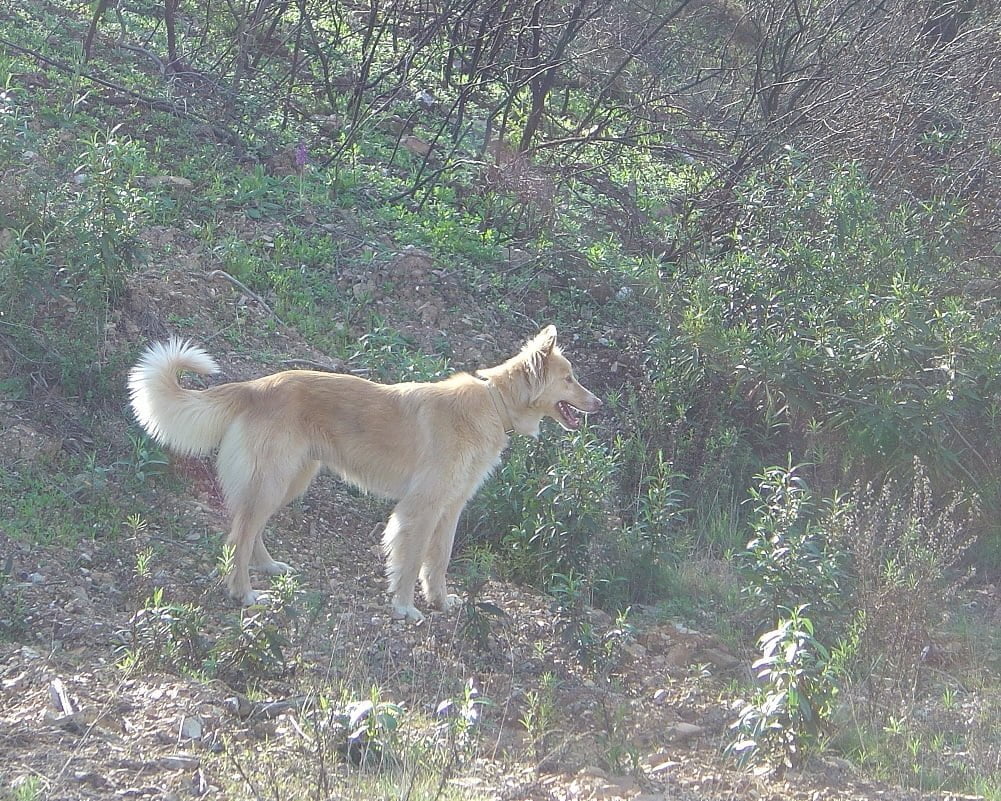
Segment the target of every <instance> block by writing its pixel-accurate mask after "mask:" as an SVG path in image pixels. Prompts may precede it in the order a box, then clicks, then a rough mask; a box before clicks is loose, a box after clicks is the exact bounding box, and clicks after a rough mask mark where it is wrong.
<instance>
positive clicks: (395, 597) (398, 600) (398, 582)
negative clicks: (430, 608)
mask: <svg viewBox="0 0 1001 801" xmlns="http://www.w3.org/2000/svg"><path fill="white" fill-rule="evenodd" d="M439 516H440V510H439V509H438V508H436V506H435V503H434V502H433V501H432V499H429V498H427V497H425V496H421V495H410V496H407V497H406V498H404V499H403V500H401V501H400V502H399V503H398V504H397V505H396V508H395V509H394V510H393V514H392V515H390V517H389V522H388V523H386V531H385V533H384V534H383V536H382V547H383V550H384V551H385V552H386V574H387V576H388V577H389V592H390V595H391V596H392V603H393V617H395V618H397V619H403V618H406V619H407V620H423V619H424V615H422V614H421V613H420V612H419V611H418V609H417V607H416V606H414V590H415V588H416V586H417V575H418V573H419V572H420V567H421V563H422V562H423V561H424V552H425V551H426V550H427V547H428V542H429V540H430V539H431V537H432V535H433V531H434V526H435V524H436V523H437V520H438V517H439Z"/></svg>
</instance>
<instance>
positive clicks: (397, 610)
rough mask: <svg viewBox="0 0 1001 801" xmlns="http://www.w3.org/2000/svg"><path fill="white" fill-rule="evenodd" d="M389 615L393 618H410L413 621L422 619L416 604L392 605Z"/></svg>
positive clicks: (418, 621) (422, 616)
mask: <svg viewBox="0 0 1001 801" xmlns="http://www.w3.org/2000/svg"><path fill="white" fill-rule="evenodd" d="M391 617H392V618H393V620H411V621H413V622H414V623H420V622H421V621H422V620H423V619H424V615H423V614H421V610H420V609H418V608H417V607H416V606H397V605H396V604H394V605H393V612H392V614H391Z"/></svg>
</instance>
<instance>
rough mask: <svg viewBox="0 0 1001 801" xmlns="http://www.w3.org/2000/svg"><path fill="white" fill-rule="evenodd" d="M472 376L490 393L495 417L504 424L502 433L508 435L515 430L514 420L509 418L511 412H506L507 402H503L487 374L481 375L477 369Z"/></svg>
mask: <svg viewBox="0 0 1001 801" xmlns="http://www.w3.org/2000/svg"><path fill="white" fill-rule="evenodd" d="M473 378H475V379H476V380H477V381H479V382H480V383H482V384H483V385H484V386H486V388H487V393H488V394H489V395H490V401H491V403H493V405H494V411H496V412H497V417H498V419H499V420H500V422H501V425H502V426H504V434H505V435H506V436H508V437H510V436H511V435H512V434H513V433H514V431H515V429H514V422H513V421H512V420H511V414H510V413H509V412H508V409H507V404H506V403H505V402H504V396H503V395H502V394H501V392H500V390H499V389H497V385H496V384H494V382H493V381H491V380H490V379H489V378H488V377H487V376H485V375H481V374H480V372H479V371H478V370H477V371H476V372H474V373H473Z"/></svg>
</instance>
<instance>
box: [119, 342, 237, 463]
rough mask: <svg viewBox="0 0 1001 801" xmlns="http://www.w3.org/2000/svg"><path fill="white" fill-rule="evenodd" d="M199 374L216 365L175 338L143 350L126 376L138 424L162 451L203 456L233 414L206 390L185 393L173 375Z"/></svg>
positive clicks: (216, 443)
mask: <svg viewBox="0 0 1001 801" xmlns="http://www.w3.org/2000/svg"><path fill="white" fill-rule="evenodd" d="M182 370H188V371H191V372H194V373H200V374H202V375H208V374H210V373H217V372H219V367H218V366H217V365H216V363H215V362H214V361H213V360H212V357H211V356H209V355H208V354H207V353H206V352H205V351H204V350H202V349H201V348H199V347H197V346H195V345H192V344H191V343H190V342H187V341H185V340H181V339H177V338H176V337H175V338H173V339H171V340H170V341H169V342H158V343H156V344H154V345H150V347H149V348H148V349H147V350H146V352H145V353H143V355H142V356H141V357H140V359H139V361H138V362H137V363H136V366H135V367H133V368H132V370H131V371H130V372H129V395H130V397H131V401H132V411H133V412H134V413H135V416H136V420H138V421H139V424H140V425H141V426H142V427H143V428H144V429H146V433H148V434H149V435H150V436H151V437H153V438H154V439H155V440H156V441H157V442H159V443H160V444H161V445H163V446H164V447H166V448H168V449H170V450H172V451H174V452H176V453H179V454H182V455H186V456H197V455H200V454H205V453H208V452H209V451H211V450H212V449H213V448H215V447H216V446H217V445H218V444H219V441H220V440H221V439H222V436H223V434H224V433H225V431H226V428H227V426H228V425H229V423H230V420H231V419H232V417H233V410H232V408H231V406H230V404H229V403H227V402H225V400H224V399H222V398H216V397H213V394H212V393H210V392H205V391H200V390H196V389H185V388H184V387H182V386H181V385H180V383H178V380H177V374H178V373H179V372H181V371H182Z"/></svg>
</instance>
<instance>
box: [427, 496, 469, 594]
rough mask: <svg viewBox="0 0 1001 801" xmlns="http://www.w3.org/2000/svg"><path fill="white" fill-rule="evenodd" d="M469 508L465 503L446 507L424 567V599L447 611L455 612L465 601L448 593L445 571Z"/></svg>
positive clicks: (428, 550)
mask: <svg viewBox="0 0 1001 801" xmlns="http://www.w3.org/2000/svg"><path fill="white" fill-rule="evenodd" d="M465 505H466V504H465V501H462V502H460V503H456V504H453V505H451V506H447V507H446V508H445V511H444V513H443V514H442V516H441V519H439V521H438V524H437V525H436V526H435V528H434V535H433V536H432V538H431V542H430V543H429V544H428V547H427V550H426V552H425V554H424V563H423V564H422V565H421V586H422V587H423V588H424V597H425V598H427V599H428V603H429V604H431V606H433V607H435V608H436V609H442V610H444V611H448V610H449V609H454V608H455V607H456V606H458V605H459V604H460V603H461V602H462V601H461V599H460V598H459V596H458V595H450V594H449V593H448V591H447V589H446V586H445V571H446V569H447V568H448V561H449V559H450V558H451V556H452V543H453V542H454V541H455V527H456V525H457V524H458V522H459V515H460V514H462V509H463V507H464V506H465Z"/></svg>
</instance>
